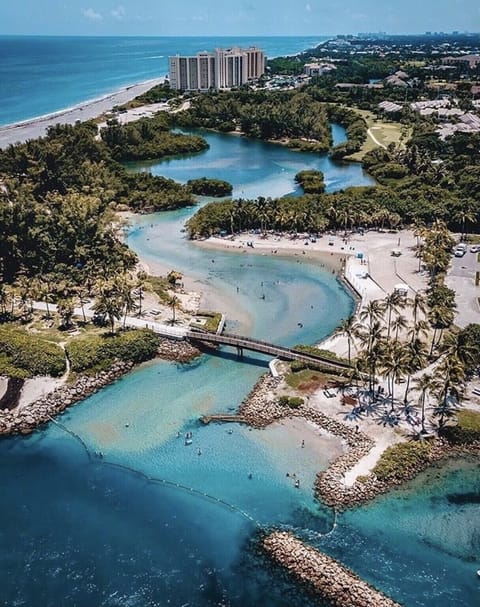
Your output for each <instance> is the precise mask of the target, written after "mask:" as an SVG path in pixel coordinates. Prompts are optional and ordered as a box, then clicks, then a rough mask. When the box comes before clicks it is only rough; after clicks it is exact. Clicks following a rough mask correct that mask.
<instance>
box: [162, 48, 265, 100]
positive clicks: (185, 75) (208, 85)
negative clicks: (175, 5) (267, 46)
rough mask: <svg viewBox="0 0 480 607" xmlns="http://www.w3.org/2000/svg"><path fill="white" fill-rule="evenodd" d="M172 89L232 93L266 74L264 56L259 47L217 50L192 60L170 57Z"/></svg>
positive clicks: (194, 57)
mask: <svg viewBox="0 0 480 607" xmlns="http://www.w3.org/2000/svg"><path fill="white" fill-rule="evenodd" d="M169 65H170V86H171V87H172V88H173V89H176V90H180V89H182V90H185V91H188V90H194V91H197V90H200V91H208V90H209V89H230V88H232V87H235V86H241V85H242V84H245V83H247V82H248V81H249V80H255V79H257V78H260V76H262V75H263V74H264V73H265V54H264V52H263V51H262V50H261V49H259V48H256V47H251V48H247V49H242V48H238V47H234V48H230V49H221V48H217V49H215V51H214V52H207V51H204V52H202V53H197V54H196V55H194V56H192V57H181V56H180V55H175V56H174V57H169Z"/></svg>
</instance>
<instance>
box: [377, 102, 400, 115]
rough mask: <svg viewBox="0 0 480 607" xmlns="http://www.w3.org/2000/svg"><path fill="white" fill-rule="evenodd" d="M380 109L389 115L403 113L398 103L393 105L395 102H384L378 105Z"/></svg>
mask: <svg viewBox="0 0 480 607" xmlns="http://www.w3.org/2000/svg"><path fill="white" fill-rule="evenodd" d="M378 107H379V108H380V109H381V110H383V111H384V112H386V113H387V114H396V113H397V112H401V111H402V109H403V107H402V106H401V105H398V103H393V101H382V102H381V103H379V104H378Z"/></svg>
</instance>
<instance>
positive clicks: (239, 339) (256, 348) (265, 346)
mask: <svg viewBox="0 0 480 607" xmlns="http://www.w3.org/2000/svg"><path fill="white" fill-rule="evenodd" d="M185 338H186V339H188V340H189V341H193V342H202V343H207V344H216V345H220V346H234V347H236V348H237V352H238V353H239V355H242V354H243V350H250V351H252V352H259V353H261V354H271V355H272V356H275V357H276V358H280V359H282V360H299V361H301V362H305V363H312V364H315V363H316V364H322V366H325V367H327V368H328V369H332V370H334V371H337V372H338V371H339V370H342V371H346V370H348V369H350V368H351V367H350V365H349V364H348V363H346V362H343V361H337V360H333V359H331V358H327V357H326V356H322V355H321V354H320V353H319V354H318V355H317V354H311V353H308V354H307V353H306V352H301V351H300V350H295V348H287V347H284V346H276V345H275V344H271V343H268V342H266V341H260V340H259V339H252V338H251V337H243V336H242V335H232V334H228V333H222V334H221V335H218V334H216V333H207V332H203V331H198V330H197V331H191V330H190V331H187V332H186V333H185Z"/></svg>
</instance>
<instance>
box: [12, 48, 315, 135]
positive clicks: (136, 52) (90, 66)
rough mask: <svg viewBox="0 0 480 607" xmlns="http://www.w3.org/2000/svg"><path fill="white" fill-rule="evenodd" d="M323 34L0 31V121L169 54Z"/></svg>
mask: <svg viewBox="0 0 480 607" xmlns="http://www.w3.org/2000/svg"><path fill="white" fill-rule="evenodd" d="M322 40H326V37H325V36H315V37H314V36H278V37H270V36H257V37H251V36H239V37H221V36H220V37H162V38H155V37H143V38H142V37H73V36H71V37H62V36H0V57H1V61H0V125H1V124H10V123H12V122H17V121H19V120H26V119H28V118H34V117H36V116H41V115H43V114H48V113H51V112H55V111H58V110H61V109H64V108H66V107H71V106H73V105H77V104H79V103H81V102H84V101H87V100H90V99H95V98H97V97H99V96H102V95H105V94H107V93H111V92H113V91H115V90H117V89H119V88H121V87H124V86H127V85H130V84H134V83H137V82H141V81H143V80H150V79H152V78H160V77H164V76H165V75H166V74H167V72H168V57H169V55H175V54H177V53H179V54H180V55H192V54H195V53H197V52H199V51H203V50H211V49H214V48H216V47H219V46H220V47H225V48H227V47H231V46H252V45H258V46H260V47H261V48H262V49H264V51H265V53H266V54H267V56H268V57H276V56H279V55H292V54H296V53H299V52H300V51H302V50H305V49H307V48H312V47H314V46H316V45H317V44H319V43H320V42H321V41H322Z"/></svg>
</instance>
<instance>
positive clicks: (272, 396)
mask: <svg viewBox="0 0 480 607" xmlns="http://www.w3.org/2000/svg"><path fill="white" fill-rule="evenodd" d="M282 381H283V378H282V377H272V376H271V375H269V374H265V375H263V376H262V377H261V378H260V379H259V380H258V382H257V383H256V384H255V386H254V388H253V390H252V391H251V392H250V394H249V395H248V396H247V397H246V398H245V400H244V401H243V403H242V404H241V406H240V409H239V415H241V416H242V417H243V418H244V420H245V421H246V422H247V423H248V424H250V425H251V426H254V427H256V428H264V427H266V426H268V425H269V424H271V423H272V422H274V421H278V420H280V419H284V418H286V417H302V418H304V419H306V420H307V421H310V422H312V423H314V424H315V425H317V426H318V427H320V428H322V429H323V430H325V431H326V432H329V433H331V434H333V435H335V436H337V437H339V438H341V439H342V440H343V441H344V443H345V445H346V447H347V452H346V453H344V454H342V455H340V456H339V457H337V459H336V460H335V461H333V462H332V463H331V464H330V466H329V467H328V468H327V469H326V470H325V471H322V472H320V473H319V474H318V475H317V478H316V481H315V494H316V496H317V498H318V499H320V500H321V501H322V502H323V503H324V504H326V505H327V506H331V507H334V508H336V509H337V510H345V509H346V508H352V507H355V506H359V505H360V504H364V503H365V502H368V501H371V500H372V499H374V498H375V497H377V496H378V495H380V494H382V493H387V492H388V491H390V490H391V489H392V488H394V487H396V486H399V485H401V484H403V483H404V482H405V481H407V480H410V479H412V478H414V477H415V476H416V475H417V474H419V473H420V472H422V471H423V470H425V468H426V467H427V466H428V465H430V464H433V463H435V462H437V461H439V460H441V459H442V458H445V457H452V456H457V455H465V454H469V453H478V452H479V450H480V446H479V445H478V444H473V445H469V446H468V447H460V446H453V445H450V444H449V443H448V442H447V441H445V440H442V439H435V440H434V441H432V443H431V445H432V449H431V452H430V457H429V461H426V462H423V463H422V462H418V464H416V465H415V466H414V467H410V468H408V469H407V470H403V471H402V475H401V476H399V477H394V478H389V479H388V480H381V479H379V478H378V477H377V476H376V475H375V474H373V473H370V474H368V476H363V477H359V478H358V479H357V480H356V481H355V483H354V484H353V485H351V486H347V485H345V474H346V473H347V472H348V471H349V470H351V469H352V468H353V467H354V466H356V465H357V463H358V462H359V461H360V460H361V459H362V458H363V457H365V456H366V455H367V454H368V453H369V451H370V449H371V448H372V447H373V446H374V444H375V443H374V441H373V440H372V439H371V438H370V437H369V436H367V435H366V434H364V433H363V432H357V431H356V430H354V429H353V428H351V427H350V426H347V425H346V424H344V423H342V422H340V421H338V420H336V419H332V418H331V417H328V415H325V414H324V413H322V412H321V411H318V410H317V409H313V408H312V407H310V406H308V404H303V405H301V406H300V407H298V408H294V409H292V408H290V407H288V406H283V405H280V404H279V402H278V393H277V388H278V387H279V386H280V385H281V384H282Z"/></svg>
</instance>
